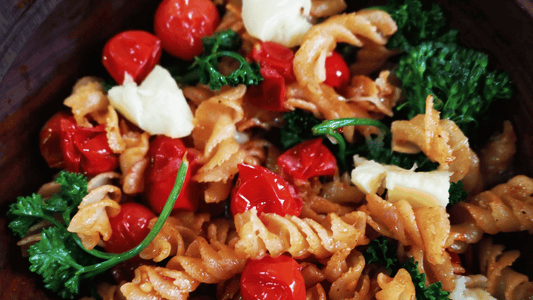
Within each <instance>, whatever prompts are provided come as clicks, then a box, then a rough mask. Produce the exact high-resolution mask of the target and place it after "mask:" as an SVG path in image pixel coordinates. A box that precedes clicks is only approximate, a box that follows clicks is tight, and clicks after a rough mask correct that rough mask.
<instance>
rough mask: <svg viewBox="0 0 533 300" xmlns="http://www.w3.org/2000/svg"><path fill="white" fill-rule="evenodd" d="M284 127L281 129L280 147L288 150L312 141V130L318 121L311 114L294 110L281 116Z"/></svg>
mask: <svg viewBox="0 0 533 300" xmlns="http://www.w3.org/2000/svg"><path fill="white" fill-rule="evenodd" d="M283 120H284V121H285V125H283V127H282V128H281V132H280V134H281V137H280V140H281V145H282V146H283V148H284V149H289V148H291V147H294V146H296V145H297V144H299V143H301V142H305V141H307V140H310V139H314V138H315V136H314V135H313V131H312V128H313V126H315V125H318V124H320V120H318V119H317V118H315V117H314V116H313V114H312V113H308V112H305V111H303V110H301V109H296V110H293V111H291V112H288V113H284V114H283Z"/></svg>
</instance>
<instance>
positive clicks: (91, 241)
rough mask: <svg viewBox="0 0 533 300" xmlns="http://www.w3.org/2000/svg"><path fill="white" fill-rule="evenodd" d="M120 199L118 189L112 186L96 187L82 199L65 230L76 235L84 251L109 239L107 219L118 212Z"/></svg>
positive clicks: (120, 192) (120, 194)
mask: <svg viewBox="0 0 533 300" xmlns="http://www.w3.org/2000/svg"><path fill="white" fill-rule="evenodd" d="M121 197H122V191H121V190H120V188H118V187H116V186H113V185H104V186H101V187H97V188H95V189H94V190H92V191H91V192H89V194H87V196H85V197H84V198H83V200H82V201H81V203H80V205H79V206H78V212H77V213H76V214H75V215H74V217H73V218H72V220H71V221H70V223H69V226H68V228H67V230H68V231H70V232H74V233H77V234H78V236H79V238H80V240H81V242H82V244H83V246H84V247H85V248H86V249H89V250H90V249H93V248H94V247H95V246H96V245H98V243H99V242H100V237H101V239H102V240H104V241H108V240H109V239H110V238H111V234H112V230H111V224H110V223H109V217H112V216H115V215H117V214H118V213H119V212H120V205H119V204H118V202H119V201H120V199H121Z"/></svg>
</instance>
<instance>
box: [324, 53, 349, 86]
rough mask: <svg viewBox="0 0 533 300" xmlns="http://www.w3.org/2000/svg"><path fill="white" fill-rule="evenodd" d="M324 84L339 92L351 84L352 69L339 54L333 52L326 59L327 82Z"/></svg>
mask: <svg viewBox="0 0 533 300" xmlns="http://www.w3.org/2000/svg"><path fill="white" fill-rule="evenodd" d="M324 83H325V84H327V85H329V86H330V87H332V88H334V89H338V90H342V89H344V88H345V87H346V86H348V84H349V83H350V68H348V65H347V64H346V62H345V61H344V58H342V56H341V55H340V54H339V53H337V52H332V53H331V56H328V57H327V58H326V81H325V82H324Z"/></svg>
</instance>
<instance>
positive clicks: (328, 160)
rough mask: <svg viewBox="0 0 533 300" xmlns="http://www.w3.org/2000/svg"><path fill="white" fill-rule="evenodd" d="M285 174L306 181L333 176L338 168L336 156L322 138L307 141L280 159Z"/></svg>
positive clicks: (288, 151) (279, 162) (279, 163)
mask: <svg viewBox="0 0 533 300" xmlns="http://www.w3.org/2000/svg"><path fill="white" fill-rule="evenodd" d="M278 165H280V167H281V169H282V170H283V172H285V173H287V174H289V175H291V176H292V177H293V178H295V179H298V180H303V181H306V180H308V179H309V178H311V177H315V176H333V175H335V169H336V167H337V161H336V160H335V156H333V154H332V153H331V152H330V151H329V149H328V148H327V147H326V146H324V144H323V143H322V139H321V138H317V139H313V140H309V141H305V142H303V143H300V144H298V145H296V146H294V147H293V148H291V149H289V150H287V151H285V152H284V153H283V154H282V155H280V156H279V157H278Z"/></svg>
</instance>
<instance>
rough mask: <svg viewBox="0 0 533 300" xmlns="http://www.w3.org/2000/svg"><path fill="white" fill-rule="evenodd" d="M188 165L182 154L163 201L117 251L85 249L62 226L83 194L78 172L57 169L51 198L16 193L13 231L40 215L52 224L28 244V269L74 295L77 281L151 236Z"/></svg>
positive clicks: (58, 290) (21, 231)
mask: <svg viewBox="0 0 533 300" xmlns="http://www.w3.org/2000/svg"><path fill="white" fill-rule="evenodd" d="M188 165H189V163H188V162H187V160H186V158H184V159H183V161H182V163H181V165H180V168H179V170H178V174H177V176H176V182H175V184H174V187H173V189H172V191H171V193H170V195H169V198H168V200H167V203H166V204H165V206H164V208H163V210H162V212H161V214H160V215H159V218H158V220H157V222H156V223H155V225H154V227H153V228H152V229H151V231H150V232H149V233H148V235H147V236H146V238H145V239H144V240H143V241H142V242H141V243H140V244H139V245H137V246H136V247H134V248H133V249H131V250H129V251H126V252H124V253H120V254H114V253H106V252H102V251H99V250H96V249H92V250H87V249H85V247H83V245H82V244H81V241H80V240H79V238H78V236H77V235H76V234H75V233H72V232H69V231H67V227H68V224H69V223H70V220H71V218H72V216H73V215H74V213H75V212H76V208H77V206H78V205H79V204H80V203H81V201H82V199H83V197H85V195H87V181H86V179H85V178H84V177H83V176H82V175H79V174H73V173H68V172H62V173H61V174H60V175H59V176H58V178H57V180H56V182H57V183H59V184H60V185H61V192H59V193H57V194H55V195H53V196H52V197H51V198H50V199H47V200H43V198H42V197H41V196H40V195H36V194H33V195H32V196H29V197H19V198H18V199H17V202H16V203H14V204H12V205H11V206H10V209H9V211H8V216H10V217H11V218H13V221H12V222H11V223H10V224H9V227H10V228H11V229H12V230H13V232H15V233H16V234H18V235H19V236H24V235H25V234H26V233H27V231H28V229H29V228H30V227H31V226H32V225H33V224H35V223H38V222H40V221H42V220H47V221H49V222H50V223H52V224H53V226H52V227H50V228H45V229H43V231H42V233H41V237H42V239H41V240H40V241H39V242H37V243H36V244H34V245H32V246H30V248H29V249H28V253H29V255H30V257H29V261H30V264H31V266H30V270H31V271H32V272H35V273H37V274H39V275H41V276H42V277H43V281H44V285H45V287H46V288H48V289H50V290H52V291H54V292H56V293H58V294H59V295H60V296H61V297H63V298H70V299H72V298H74V297H75V296H76V295H78V294H79V293H80V289H81V287H82V282H84V281H91V280H92V279H93V278H94V277H95V276H96V275H98V274H100V273H102V272H104V271H106V270H108V269H109V268H111V267H113V266H114V265H116V264H118V263H120V262H123V261H126V260H128V259H130V258H132V257H134V256H136V255H138V254H139V253H140V252H141V251H142V250H143V249H144V248H146V247H147V246H148V245H149V244H150V243H151V242H152V240H153V239H154V238H155V237H156V235H157V233H158V232H159V231H160V230H161V228H162V227H163V224H164V223H165V221H166V220H167V219H168V217H169V216H170V213H171V211H172V208H173V206H174V203H175V202H176V198H177V197H178V195H179V192H180V190H181V187H182V186H183V183H184V181H185V175H186V173H187V168H188ZM58 215H60V217H57V216H58ZM58 219H59V220H58ZM60 220H61V221H60ZM101 259H104V260H103V261H101Z"/></svg>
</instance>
